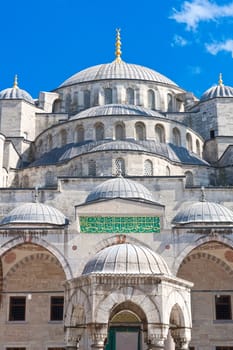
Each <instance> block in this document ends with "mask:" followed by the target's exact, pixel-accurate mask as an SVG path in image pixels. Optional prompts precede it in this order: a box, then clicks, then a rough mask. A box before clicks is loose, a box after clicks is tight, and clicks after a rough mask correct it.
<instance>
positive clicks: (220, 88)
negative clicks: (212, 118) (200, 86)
mask: <svg viewBox="0 0 233 350" xmlns="http://www.w3.org/2000/svg"><path fill="white" fill-rule="evenodd" d="M216 97H233V88H232V87H231V86H225V85H224V84H223V80H222V74H221V73H220V75H219V81H218V85H215V86H213V87H211V88H210V89H208V90H206V92H204V94H203V95H202V97H201V101H206V100H210V99H211V98H216Z"/></svg>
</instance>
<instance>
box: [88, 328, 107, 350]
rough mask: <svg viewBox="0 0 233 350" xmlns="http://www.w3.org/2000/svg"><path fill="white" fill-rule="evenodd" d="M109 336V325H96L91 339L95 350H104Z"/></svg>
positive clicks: (92, 330) (92, 329)
mask: <svg viewBox="0 0 233 350" xmlns="http://www.w3.org/2000/svg"><path fill="white" fill-rule="evenodd" d="M107 336H108V326H107V324H98V323H97V324H94V325H92V326H91V337H92V341H93V343H92V345H91V348H92V349H93V350H102V349H104V346H105V339H106V338H107Z"/></svg>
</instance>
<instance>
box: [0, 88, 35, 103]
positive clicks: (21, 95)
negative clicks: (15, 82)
mask: <svg viewBox="0 0 233 350" xmlns="http://www.w3.org/2000/svg"><path fill="white" fill-rule="evenodd" d="M10 99H15V100H24V101H27V102H29V103H32V104H34V100H33V98H32V97H31V96H30V95H29V93H28V92H27V91H25V90H22V89H20V88H19V87H18V86H14V87H12V88H8V89H5V90H2V91H0V100H10Z"/></svg>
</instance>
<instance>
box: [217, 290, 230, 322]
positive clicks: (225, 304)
mask: <svg viewBox="0 0 233 350" xmlns="http://www.w3.org/2000/svg"><path fill="white" fill-rule="evenodd" d="M215 311H216V320H231V296H230V295H216V296H215Z"/></svg>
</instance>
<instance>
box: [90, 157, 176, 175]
mask: <svg viewBox="0 0 233 350" xmlns="http://www.w3.org/2000/svg"><path fill="white" fill-rule="evenodd" d="M113 175H123V176H125V175H126V167H125V160H124V159H123V158H117V159H116V160H115V163H114V169H113ZM143 175H144V176H153V175H154V167H153V163H152V161H151V160H149V159H146V160H145V161H144V165H143ZM165 175H167V176H170V168H169V167H168V166H167V167H166V174H165ZM88 176H96V161H95V160H93V159H91V160H89V162H88Z"/></svg>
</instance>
